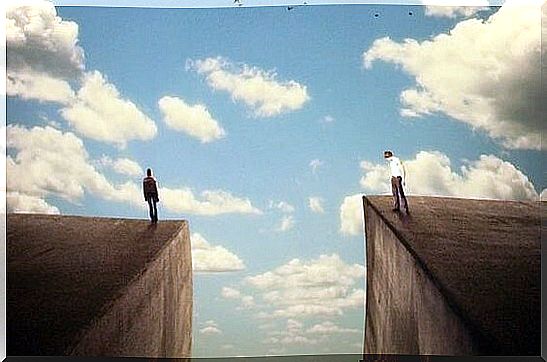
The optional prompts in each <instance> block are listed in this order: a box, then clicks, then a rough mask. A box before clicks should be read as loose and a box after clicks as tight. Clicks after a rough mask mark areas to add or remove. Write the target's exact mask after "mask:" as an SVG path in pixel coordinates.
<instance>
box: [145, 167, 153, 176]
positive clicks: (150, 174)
mask: <svg viewBox="0 0 547 362" xmlns="http://www.w3.org/2000/svg"><path fill="white" fill-rule="evenodd" d="M146 176H152V170H151V169H149V168H147V169H146Z"/></svg>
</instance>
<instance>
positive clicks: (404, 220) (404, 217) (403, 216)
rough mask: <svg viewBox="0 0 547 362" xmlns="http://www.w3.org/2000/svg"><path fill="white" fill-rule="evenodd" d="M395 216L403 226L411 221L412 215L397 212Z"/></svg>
mask: <svg viewBox="0 0 547 362" xmlns="http://www.w3.org/2000/svg"><path fill="white" fill-rule="evenodd" d="M397 217H398V218H399V221H400V222H401V224H403V226H407V225H409V224H410V223H411V222H412V215H410V214H407V213H406V212H402V211H400V212H398V213H397Z"/></svg>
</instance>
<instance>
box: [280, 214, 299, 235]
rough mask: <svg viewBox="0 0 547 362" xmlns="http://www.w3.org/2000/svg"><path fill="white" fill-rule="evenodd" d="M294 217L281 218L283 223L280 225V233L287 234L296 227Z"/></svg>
mask: <svg viewBox="0 0 547 362" xmlns="http://www.w3.org/2000/svg"><path fill="white" fill-rule="evenodd" d="M294 223H295V222H294V216H292V215H285V216H283V217H282V218H281V222H280V224H279V228H278V229H277V230H278V231H281V232H285V231H289V230H290V229H292V228H293V227H294Z"/></svg>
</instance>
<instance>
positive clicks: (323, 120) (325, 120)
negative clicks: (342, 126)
mask: <svg viewBox="0 0 547 362" xmlns="http://www.w3.org/2000/svg"><path fill="white" fill-rule="evenodd" d="M334 121H336V119H335V118H334V117H333V116H331V115H329V114H328V115H326V116H325V117H323V118H321V119H320V120H319V122H320V123H333V122H334Z"/></svg>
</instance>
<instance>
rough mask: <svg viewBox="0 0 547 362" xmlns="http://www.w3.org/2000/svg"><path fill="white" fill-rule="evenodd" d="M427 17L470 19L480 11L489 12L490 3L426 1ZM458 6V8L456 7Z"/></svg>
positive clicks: (472, 0)
mask: <svg viewBox="0 0 547 362" xmlns="http://www.w3.org/2000/svg"><path fill="white" fill-rule="evenodd" d="M424 3H427V5H426V6H425V15H426V16H435V17H445V18H457V17H465V18H469V17H471V16H474V15H475V14H477V13H478V12H480V11H484V10H488V9H489V8H488V5H489V3H488V1H485V0H458V1H446V0H433V1H431V0H430V1H424ZM456 4H457V6H456Z"/></svg>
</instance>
